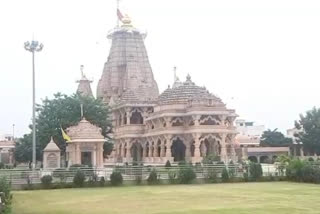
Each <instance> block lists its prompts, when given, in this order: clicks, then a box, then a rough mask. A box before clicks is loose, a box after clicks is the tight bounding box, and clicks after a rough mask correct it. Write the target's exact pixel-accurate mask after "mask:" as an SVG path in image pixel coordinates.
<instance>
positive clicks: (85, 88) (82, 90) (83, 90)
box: [77, 65, 93, 97]
mask: <svg viewBox="0 0 320 214" xmlns="http://www.w3.org/2000/svg"><path fill="white" fill-rule="evenodd" d="M77 83H79V85H78V89H77V93H78V94H81V95H82V96H89V97H93V94H92V90H91V86H90V84H91V83H92V80H89V79H88V78H87V77H86V75H85V74H84V73H83V65H81V79H80V80H78V81H77Z"/></svg>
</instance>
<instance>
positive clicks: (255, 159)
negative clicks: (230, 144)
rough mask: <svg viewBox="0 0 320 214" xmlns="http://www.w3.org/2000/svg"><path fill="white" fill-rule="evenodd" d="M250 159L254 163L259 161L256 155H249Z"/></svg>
mask: <svg viewBox="0 0 320 214" xmlns="http://www.w3.org/2000/svg"><path fill="white" fill-rule="evenodd" d="M248 159H249V161H251V162H254V163H258V159H257V157H256V156H249V157H248Z"/></svg>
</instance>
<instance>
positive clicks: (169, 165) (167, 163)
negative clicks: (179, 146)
mask: <svg viewBox="0 0 320 214" xmlns="http://www.w3.org/2000/svg"><path fill="white" fill-rule="evenodd" d="M164 166H165V167H166V168H170V167H171V163H170V161H169V160H167V162H166V165H164Z"/></svg>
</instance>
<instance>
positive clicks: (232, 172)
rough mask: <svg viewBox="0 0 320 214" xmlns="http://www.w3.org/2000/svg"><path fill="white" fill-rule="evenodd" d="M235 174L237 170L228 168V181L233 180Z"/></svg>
mask: <svg viewBox="0 0 320 214" xmlns="http://www.w3.org/2000/svg"><path fill="white" fill-rule="evenodd" d="M236 176H237V170H236V168H234V167H230V168H229V179H230V181H234V179H235V177H236Z"/></svg>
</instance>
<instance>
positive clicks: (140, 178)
mask: <svg viewBox="0 0 320 214" xmlns="http://www.w3.org/2000/svg"><path fill="white" fill-rule="evenodd" d="M135 182H136V184H137V185H140V184H142V175H136V176H135Z"/></svg>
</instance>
